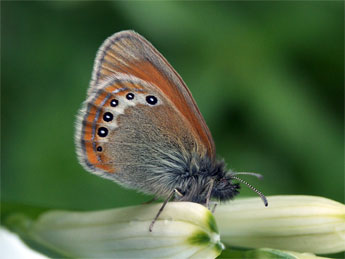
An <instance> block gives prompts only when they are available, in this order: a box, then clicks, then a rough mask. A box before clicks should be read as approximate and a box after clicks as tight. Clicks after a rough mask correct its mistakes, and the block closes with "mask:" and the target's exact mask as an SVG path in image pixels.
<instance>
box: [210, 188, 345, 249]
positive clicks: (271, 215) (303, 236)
mask: <svg viewBox="0 0 345 259" xmlns="http://www.w3.org/2000/svg"><path fill="white" fill-rule="evenodd" d="M267 199H268V204H269V205H268V207H267V208H265V207H264V206H263V205H262V202H261V200H260V199H259V198H248V199H237V200H234V201H233V202H231V203H230V204H228V205H222V206H219V207H218V208H217V210H216V212H215V217H216V220H217V223H218V226H219V228H220V233H221V237H222V241H223V242H224V243H225V244H226V245H229V246H235V247H245V248H262V247H270V248H276V249H281V250H291V251H297V252H309V253H316V254H327V253H337V252H342V251H344V250H345V206H344V204H341V203H339V202H335V201H332V200H329V199H326V198H322V197H314V196H297V195H296V196H294V195H291V196H289V195H287V196H270V197H267Z"/></svg>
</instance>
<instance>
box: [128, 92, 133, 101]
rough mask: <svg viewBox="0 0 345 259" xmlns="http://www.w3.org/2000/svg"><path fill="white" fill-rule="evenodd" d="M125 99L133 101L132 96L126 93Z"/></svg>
mask: <svg viewBox="0 0 345 259" xmlns="http://www.w3.org/2000/svg"><path fill="white" fill-rule="evenodd" d="M126 98H127V100H133V99H134V94H132V93H128V94H127V95H126Z"/></svg>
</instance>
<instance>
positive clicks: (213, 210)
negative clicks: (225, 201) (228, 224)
mask: <svg viewBox="0 0 345 259" xmlns="http://www.w3.org/2000/svg"><path fill="white" fill-rule="evenodd" d="M217 205H218V203H217V202H215V203H214V205H213V208H212V210H211V212H212V214H213V213H214V212H215V211H216V207H217Z"/></svg>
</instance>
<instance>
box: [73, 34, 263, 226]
mask: <svg viewBox="0 0 345 259" xmlns="http://www.w3.org/2000/svg"><path fill="white" fill-rule="evenodd" d="M75 143H76V147H77V154H78V159H79V162H80V164H81V165H82V166H83V167H84V168H85V169H86V170H87V171H89V172H91V173H94V174H96V175H99V176H101V177H104V178H107V179H110V180H113V181H115V182H117V183H118V184H120V185H122V186H125V187H127V188H132V189H136V190H138V191H141V192H143V193H147V194H153V195H155V197H161V198H166V200H165V202H164V203H163V206H162V208H161V210H160V211H159V212H158V214H157V216H156V218H155V219H154V221H155V220H156V219H157V218H158V217H159V214H160V212H161V211H162V210H163V208H164V206H165V204H166V203H167V202H168V201H169V200H170V199H171V198H173V197H174V198H175V200H179V201H191V202H196V203H200V204H206V206H208V204H209V201H210V199H215V200H218V201H226V200H230V199H232V198H233V197H234V196H236V195H237V194H238V193H239V189H240V185H239V183H238V181H239V182H242V183H245V184H247V185H248V186H249V187H250V188H252V189H253V190H254V191H256V192H257V193H258V194H259V195H260V197H261V198H262V199H263V201H264V203H265V205H266V206H267V200H266V198H265V196H264V195H263V194H262V193H261V192H259V191H258V190H256V189H255V188H254V187H252V186H251V185H250V184H248V183H247V182H245V181H244V180H242V179H240V178H238V177H237V176H236V175H238V174H251V175H254V176H258V177H260V175H259V174H255V173H245V172H242V173H239V172H238V173H235V172H232V171H229V170H226V169H225V164H224V162H223V161H222V160H217V159H216V150H215V144H214V141H213V139H212V136H211V133H210V130H209V129H208V127H207V125H206V123H205V120H204V118H203V117H202V115H201V113H200V111H199V109H198V106H197V105H196V102H195V101H194V99H193V97H192V94H191V92H190V91H189V89H188V88H187V86H186V84H185V83H184V82H183V80H182V78H181V77H180V76H179V74H178V73H177V72H176V71H175V70H174V69H173V67H172V66H171V65H170V64H169V63H168V61H167V60H166V59H165V58H164V57H163V56H162V54H160V53H159V52H158V50H157V49H155V48H154V47H153V46H152V44H151V43H150V42H148V41H147V40H146V39H145V38H144V37H142V36H141V35H139V34H138V33H136V32H134V31H122V32H118V33H115V34H114V35H112V36H110V37H109V38H108V39H106V40H105V42H104V43H103V44H102V46H101V47H100V49H99V50H98V53H97V56H96V59H95V62H94V68H93V72H92V79H91V82H90V87H89V89H88V92H87V99H86V101H85V102H84V103H83V105H82V108H81V110H80V111H79V114H78V120H77V123H76V134H75ZM235 181H237V182H235ZM154 221H153V222H152V224H151V226H150V231H152V227H153V223H154Z"/></svg>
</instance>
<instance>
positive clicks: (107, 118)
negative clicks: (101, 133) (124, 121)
mask: <svg viewBox="0 0 345 259" xmlns="http://www.w3.org/2000/svg"><path fill="white" fill-rule="evenodd" d="M113 118H114V115H113V114H112V113H110V112H106V113H104V114H103V120H104V121H107V122H109V121H112V120H113Z"/></svg>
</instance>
